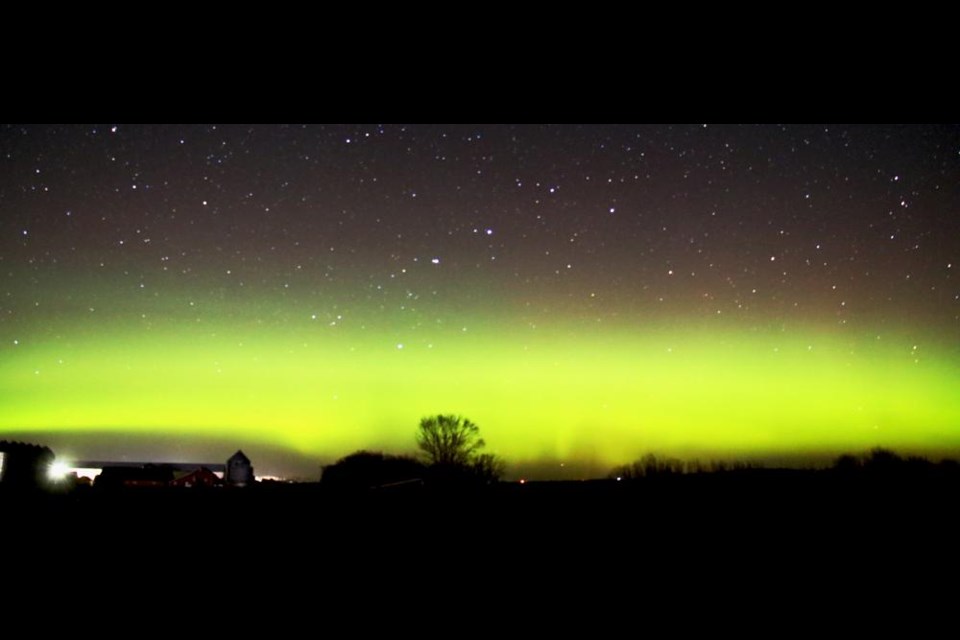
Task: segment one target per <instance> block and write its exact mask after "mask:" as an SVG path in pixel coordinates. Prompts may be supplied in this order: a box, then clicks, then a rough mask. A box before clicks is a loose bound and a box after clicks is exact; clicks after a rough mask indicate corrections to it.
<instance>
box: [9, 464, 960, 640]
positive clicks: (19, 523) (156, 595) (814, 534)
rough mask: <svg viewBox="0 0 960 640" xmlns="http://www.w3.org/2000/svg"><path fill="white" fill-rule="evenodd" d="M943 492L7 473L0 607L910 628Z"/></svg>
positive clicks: (948, 512) (921, 484)
mask: <svg viewBox="0 0 960 640" xmlns="http://www.w3.org/2000/svg"><path fill="white" fill-rule="evenodd" d="M958 490H960V486H958V484H957V483H956V481H955V479H952V478H949V479H942V478H941V479H937V478H912V479H911V478H865V477H862V476H858V477H841V476H838V475H836V474H829V473H810V472H791V471H758V470H754V471H750V472H745V473H729V474H722V475H702V476H696V475H694V476H679V477H668V478H652V479H644V480H638V481H634V482H630V483H628V482H620V483H618V482H612V481H590V482H571V483H528V484H525V485H520V484H501V485H497V486H492V487H486V488H483V489H473V490H459V491H455V490H436V489H429V488H422V487H406V488H398V489H391V490H378V491H369V492H358V493H332V492H329V491H324V490H323V488H322V487H320V486H319V485H282V484H275V485H260V486H257V487H253V488H248V489H236V490H226V489H222V490H207V491H192V490H186V491H171V490H160V491H152V490H126V491H111V492H106V491H97V490H86V491H74V492H72V493H69V494H45V493H37V494H23V493H17V494H11V493H9V492H7V493H5V494H0V500H2V502H0V504H2V508H3V511H4V513H3V540H4V544H3V548H4V559H3V576H4V580H6V581H7V583H8V584H12V585H16V589H14V590H13V591H10V590H8V591H7V596H6V597H7V602H8V604H9V603H10V602H13V601H14V600H15V599H16V598H18V597H29V598H37V597H39V598H41V599H42V598H56V599H63V598H66V602H68V603H70V602H72V603H77V602H82V603H88V602H97V603H99V605H98V606H101V605H103V606H107V605H109V606H110V607H114V606H115V605H116V606H119V607H120V608H121V609H123V606H127V604H129V605H131V606H134V607H135V608H140V607H147V608H148V609H149V608H150V607H152V606H153V604H156V603H168V604H163V605H162V606H174V605H173V604H171V603H179V604H177V605H176V606H186V607H191V608H192V607H194V606H197V603H202V602H213V601H217V600H218V599H219V598H223V597H228V598H229V599H231V601H234V602H236V603H237V606H238V607H239V608H238V609H236V610H235V611H234V613H235V614H237V615H239V614H241V613H242V614H243V615H245V616H248V615H249V616H260V615H264V612H265V610H264V607H265V608H266V610H269V611H275V610H276V608H277V607H280V608H281V609H282V608H283V607H287V606H289V607H292V609H291V611H290V612H288V613H290V614H291V615H300V614H303V615H309V616H313V615H321V612H327V613H326V614H329V615H334V614H335V613H340V614H342V613H344V612H346V611H354V610H355V611H357V612H359V614H361V615H362V616H363V620H362V624H364V625H369V624H374V625H378V624H384V623H385V619H383V618H382V617H381V616H382V615H385V612H387V611H390V612H393V614H397V615H401V614H403V615H408V616H410V619H409V620H408V622H410V623H413V622H417V623H419V622H421V621H422V620H423V619H424V618H423V616H425V615H426V614H427V612H430V614H429V616H428V618H431V619H433V620H434V622H435V623H436V624H440V621H441V620H447V619H459V620H461V624H468V623H469V624H473V623H472V622H469V621H470V620H473V619H481V618H483V617H484V616H486V615H495V616H497V615H509V616H521V617H523V619H528V618H529V615H531V614H532V613H533V612H538V613H537V614H536V620H534V621H533V623H535V624H537V625H546V626H550V627H553V626H555V625H558V626H559V627H567V626H568V624H569V625H586V626H583V627H577V628H576V629H579V630H580V631H583V632H584V633H586V632H587V631H589V629H590V625H591V624H592V625H594V628H595V629H597V628H599V627H598V626H597V625H603V624H604V622H605V621H606V620H607V618H605V616H606V615H608V614H611V615H614V616H616V617H617V618H619V617H621V616H626V617H627V618H629V619H633V620H634V622H635V624H636V625H637V629H642V628H645V627H646V625H648V624H653V621H659V622H658V624H660V623H665V624H668V625H669V626H670V628H672V629H674V631H675V632H677V633H681V632H683V631H684V630H688V631H690V630H693V629H695V628H706V629H714V630H717V631H719V630H722V629H727V630H730V631H737V630H740V631H743V630H747V629H753V628H754V627H756V625H758V624H761V621H762V625H763V626H762V627H760V628H759V630H761V631H762V630H767V631H769V632H771V633H773V632H779V631H787V630H789V629H791V628H794V627H796V626H797V625H801V626H802V625H805V624H813V622H812V621H813V620H821V618H823V620H822V622H818V623H817V624H829V623H828V622H827V618H831V617H833V618H836V619H837V621H838V622H837V623H836V624H840V622H839V621H841V620H849V621H850V622H851V624H853V623H856V624H857V625H861V627H862V625H875V624H878V623H881V622H883V624H882V625H881V626H886V627H888V629H887V630H888V631H890V630H891V629H893V628H894V627H895V626H896V625H904V624H908V622H909V624H912V625H915V626H914V627H912V628H911V627H909V625H908V626H907V627H903V628H902V630H904V631H908V630H910V629H912V631H910V632H911V633H916V632H918V630H919V629H921V628H922V625H930V624H934V623H937V621H938V620H939V619H940V618H941V617H942V616H946V615H948V614H949V615H951V616H952V613H951V612H952V611H954V610H955V608H956V604H955V603H956V599H957V583H958V580H960V577H958V573H957V569H958V561H957V557H958V552H957V550H958V542H960V536H958V533H960V528H958V522H960V518H958V497H960V491H958ZM56 601H58V602H59V601H60V600H56ZM123 603H126V604H123ZM151 603H153V604H151ZM191 603H192V604H191ZM241 603H247V605H243V604H241ZM121 605H123V606H121ZM344 607H346V608H345V609H344ZM191 610H192V609H191ZM171 611H172V612H175V611H178V610H177V609H174V610H171ZM199 611H201V612H202V611H206V610H205V609H204V608H203V607H202V606H201V607H200V609H199ZM403 612H406V613H405V614H404V613H403ZM511 612H512V613H511ZM604 612H606V613H604ZM326 614H325V615H326ZM393 614H391V615H393ZM284 615H287V614H284ZM281 617H282V616H281ZM585 617H586V618H587V619H588V620H587V621H584V618H585ZM884 621H885V622H884ZM358 624H360V621H358ZM444 624H446V623H444ZM469 624H468V626H469ZM770 625H773V626H770ZM917 625H920V626H917ZM538 628H539V627H538ZM576 629H575V628H574V626H571V627H570V628H568V629H567V630H568V631H575V630H576ZM820 630H821V631H823V632H824V633H826V632H827V631H830V632H831V634H832V633H833V631H841V629H839V628H837V629H828V628H826V627H822V628H820ZM850 630H852V628H851V629H850ZM737 632H739V631H737ZM297 635H299V634H297ZM307 635H310V634H307ZM269 637H278V636H269ZM284 637H286V635H284Z"/></svg>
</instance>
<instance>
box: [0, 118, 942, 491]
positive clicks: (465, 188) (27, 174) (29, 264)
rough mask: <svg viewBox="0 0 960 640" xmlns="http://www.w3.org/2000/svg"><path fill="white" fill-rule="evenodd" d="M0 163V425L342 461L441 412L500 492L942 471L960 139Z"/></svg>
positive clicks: (468, 144)
mask: <svg viewBox="0 0 960 640" xmlns="http://www.w3.org/2000/svg"><path fill="white" fill-rule="evenodd" d="M0 154H2V155H0V162H2V164H3V171H2V172H0V214H2V215H0V234H2V235H0V237H2V240H0V407H2V411H0V437H3V436H4V434H8V433H9V434H17V435H25V436H29V437H31V438H32V439H34V440H36V441H39V442H44V441H45V440H50V439H51V438H52V439H53V446H54V448H55V449H57V450H58V453H59V452H60V451H61V450H64V448H66V449H69V450H70V451H71V453H73V454H75V455H78V456H81V457H84V458H106V457H110V456H117V455H120V454H121V453H122V452H123V450H124V446H125V444H129V443H133V442H135V441H136V440H137V439H138V438H141V437H144V436H151V435H162V436H163V437H166V438H173V439H175V440H177V441H178V442H179V443H180V445H179V448H178V452H179V454H180V455H184V456H186V457H189V456H190V455H191V443H193V442H198V443H199V442H200V441H201V440H203V439H216V440H220V441H223V442H224V443H226V445H225V450H227V449H229V448H230V447H231V446H243V447H244V448H245V450H246V451H247V453H248V454H250V457H251V458H252V459H253V460H254V463H255V464H257V452H258V447H271V448H276V449H279V450H281V451H288V452H290V454H291V456H297V457H299V459H303V458H304V457H306V458H311V457H315V458H316V459H323V460H330V459H333V458H336V457H339V456H341V455H345V454H348V453H350V452H352V451H355V450H357V449H361V448H366V449H384V450H389V451H393V452H404V451H412V450H413V435H414V430H415V427H416V424H417V422H418V421H419V419H420V417H422V416H423V415H427V414H436V413H441V412H443V413H450V412H453V413H460V414H463V415H465V416H467V417H469V418H470V419H471V420H473V421H475V422H476V423H478V424H479V425H480V427H481V433H482V435H483V436H484V438H485V439H486V441H487V443H488V448H489V450H490V451H493V452H496V453H498V454H500V455H502V456H503V457H504V458H506V459H507V461H508V462H510V463H513V465H514V471H513V473H514V474H521V473H524V464H526V463H528V462H529V463H532V462H534V461H538V460H546V461H551V462H553V461H557V462H559V461H564V462H565V463H567V464H570V465H572V466H575V465H576V464H577V463H590V464H594V465H596V466H597V467H599V468H602V467H603V466H604V465H607V466H613V465H616V464H622V463H626V462H629V461H631V460H633V459H635V458H637V457H639V456H640V455H642V454H644V453H646V452H648V451H654V452H661V453H665V454H670V455H676V456H679V457H700V458H706V459H709V458H720V457H727V458H733V457H740V456H755V457H761V458H762V457H765V456H766V457H772V458H783V457H799V458H802V457H803V456H808V455H810V456H813V455H821V454H833V453H838V452H841V451H850V450H863V449H867V448H870V447H873V446H889V447H894V448H897V449H899V450H902V451H909V452H919V453H923V454H925V455H931V456H940V455H955V454H956V453H957V452H960V393H958V391H960V341H958V338H960V331H958V329H960V286H958V282H957V278H956V276H955V274H956V271H957V269H960V267H958V264H960V262H958V258H960V251H958V249H960V215H958V214H960V207H958V205H960V180H958V178H960V128H957V127H955V126H926V125H925V126H920V125H914V126H839V125H830V126H824V125H818V126H813V125H803V126H781V125H750V126H720V125H717V126H714V125H709V126H706V125H686V126H627V125H604V126H574V125H550V126H539V125H538V126H533V125H516V126H506V125H496V126H493V125H482V126H467V125H457V126H439V125H429V126H427V125H407V126H401V125H368V126H361V125H349V126H344V125H337V126H319V125H311V126H303V127H301V126H260V125H258V126H235V125H231V126H212V125H211V126H134V125H128V126H125V125H88V126H56V127H54V126H6V127H4V128H3V130H2V134H0ZM227 453H229V451H227ZM290 465H294V463H293V462H291V463H290ZM268 467H269V469H268V470H269V471H272V472H274V473H290V472H292V471H291V469H292V466H288V467H285V466H284V462H283V458H282V456H280V457H279V458H276V459H273V460H272V461H271V463H270V464H269V465H268ZM294 471H299V468H297V469H295V470H294Z"/></svg>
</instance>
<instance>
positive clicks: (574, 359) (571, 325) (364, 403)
mask: <svg viewBox="0 0 960 640" xmlns="http://www.w3.org/2000/svg"><path fill="white" fill-rule="evenodd" d="M319 324H322V325H323V326H322V328H321V329H319V330H318V329H317V327H318V325H319ZM454 324H456V323H450V325H448V326H449V328H442V329H439V330H431V331H430V332H429V334H430V335H429V337H430V340H427V339H426V337H425V336H426V333H423V334H421V335H414V339H410V337H409V336H408V337H407V339H406V340H404V338H403V336H402V335H401V334H402V332H397V331H392V330H390V329H389V328H388V327H379V328H378V327H376V326H367V327H364V328H362V329H360V328H356V327H354V328H352V329H351V328H349V327H338V326H335V323H334V324H333V325H331V324H330V323H327V322H326V321H324V322H322V323H314V324H313V325H308V324H301V325H297V326H288V325H285V324H280V325H277V324H274V325H267V326H263V325H258V324H257V323H248V324H246V325H241V324H238V323H237V322H235V321H223V322H220V323H216V322H207V323H204V324H203V325H202V327H201V326H199V325H197V326H195V327H191V328H188V329H184V328H183V327H184V326H185V325H184V324H183V323H175V322H171V323H170V324H168V325H166V326H165V325H163V324H162V323H161V324H156V323H154V324H151V326H150V328H149V330H144V329H143V328H142V327H141V328H137V329H131V328H130V325H127V328H126V329H123V328H118V329H116V330H114V331H102V330H97V329H96V328H89V327H88V328H87V330H86V331H82V330H79V329H74V330H71V329H70V328H69V327H67V326H60V327H58V328H51V329H48V332H49V333H50V335H48V336H46V337H45V338H44V337H43V336H40V335H36V336H33V337H31V336H29V335H28V336H27V337H26V338H25V339H23V340H17V341H16V344H13V341H12V340H10V341H7V342H6V344H4V345H3V347H2V352H3V354H2V355H3V357H2V360H0V389H2V390H3V391H2V394H3V395H2V406H3V411H2V413H0V433H3V432H27V431H29V432H43V431H75V432H84V431H88V432H92V431H98V432H100V431H104V430H106V431H115V432H116V433H118V434H135V433H151V432H164V433H171V434H180V435H182V436H183V438H184V439H185V440H189V438H190V437H195V436H203V437H217V438H220V437H222V438H227V439H231V440H234V441H243V442H261V443H264V444H267V443H269V444H272V445H277V446H281V447H285V448H288V449H290V450H293V451H297V452H299V453H301V454H308V455H318V456H321V455H322V456H326V457H331V456H339V455H344V454H346V453H349V452H351V451H354V450H356V449H360V448H368V449H384V450H392V451H410V450H412V448H413V435H414V430H415V427H416V424H417V422H418V420H419V418H420V417H421V416H424V415H428V414H436V413H438V412H444V413H446V412H453V413H460V414H462V415H465V416H467V417H469V418H470V419H471V420H474V421H475V422H477V423H478V424H479V425H480V426H481V431H482V433H483V435H484V437H485V439H486V440H487V442H488V446H489V449H490V450H491V451H493V452H496V453H498V454H500V455H502V456H504V457H505V458H506V459H507V460H509V461H512V462H517V461H523V460H535V459H554V460H574V459H579V460H591V461H593V462H595V463H598V464H606V465H615V464H621V463H624V462H628V461H630V460H633V459H635V458H637V457H638V456H640V455H642V454H643V453H645V452H648V451H655V452H660V453H664V454H669V455H677V456H680V457H687V458H690V457H701V458H703V457H707V458H710V457H736V456H764V455H777V454H803V453H824V452H841V451H848V450H849V451H862V450H864V449H867V448H870V447H874V446H887V447H892V448H896V449H898V450H901V451H916V452H921V453H925V454H931V453H932V454H936V453H941V452H949V451H955V450H957V449H958V446H960V429H958V425H960V393H958V391H960V357H958V353H957V350H956V347H955V346H948V345H943V344H940V345H939V346H938V343H937V339H936V336H935V334H933V333H931V334H930V335H927V336H925V338H924V340H922V341H918V340H917V336H916V331H914V332H913V333H912V334H908V333H906V332H901V333H900V334H897V333H895V332H891V331H889V330H887V331H885V332H884V333H883V334H882V335H877V332H870V331H860V332H859V333H857V334H854V333H852V331H851V330H846V331H844V332H842V333H840V332H837V331H830V330H829V329H824V328H822V327H817V326H814V325H807V326H804V327H796V326H795V327H793V328H791V329H790V330H789V331H786V330H783V329H782V328H780V329H778V328H770V329H757V328H750V329H745V328H743V327H742V326H739V327H738V326H737V325H733V324H727V325H721V324H714V325H711V326H694V325H690V324H685V323H682V322H678V323H676V324H673V325H669V324H665V323H660V324H659V325H657V326H647V327H632V328H631V327H625V326H620V327H612V326H610V325H602V327H601V326H600V325H593V326H590V324H589V323H587V322H583V323H579V324H578V323H576V322H573V321H570V322H567V323H565V324H564V323H561V322H558V323H557V324H555V325H553V326H550V327H542V328H537V329H530V328H529V327H523V328H520V327H519V326H516V327H514V328H512V329H511V328H509V326H512V325H505V323H503V322H496V321H493V320H491V321H489V322H487V323H485V324H481V323H478V324H477V326H475V327H471V328H470V329H469V330H466V331H465V330H463V328H462V327H460V326H459V325H457V326H456V327H455V328H454V327H453V325H454ZM908 335H909V337H908ZM918 344H919V346H918Z"/></svg>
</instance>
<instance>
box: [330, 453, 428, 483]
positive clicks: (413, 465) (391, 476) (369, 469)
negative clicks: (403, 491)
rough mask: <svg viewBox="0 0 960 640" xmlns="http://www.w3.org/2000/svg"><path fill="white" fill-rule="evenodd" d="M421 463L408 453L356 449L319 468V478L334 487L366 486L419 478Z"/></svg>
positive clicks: (422, 471)
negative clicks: (320, 472)
mask: <svg viewBox="0 0 960 640" xmlns="http://www.w3.org/2000/svg"><path fill="white" fill-rule="evenodd" d="M424 475H425V467H424V465H423V464H421V463H420V462H418V461H417V460H415V459H413V458H410V457H408V456H392V455H388V454H383V453H380V452H371V451H358V452H356V453H352V454H350V455H349V456H346V457H344V458H341V459H340V460H338V461H337V462H336V463H334V464H332V465H328V466H326V467H324V468H323V475H322V476H321V482H322V483H323V484H324V486H327V487H333V488H336V489H370V488H374V487H383V486H386V485H393V484H397V483H402V482H408V481H415V480H422V479H423V478H424Z"/></svg>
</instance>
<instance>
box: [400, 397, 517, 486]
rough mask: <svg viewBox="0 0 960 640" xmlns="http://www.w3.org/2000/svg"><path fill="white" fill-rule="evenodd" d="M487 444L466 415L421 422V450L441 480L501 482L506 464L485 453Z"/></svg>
mask: <svg viewBox="0 0 960 640" xmlns="http://www.w3.org/2000/svg"><path fill="white" fill-rule="evenodd" d="M485 445H486V443H485V442H484V441H483V438H481V437H480V427H478V426H477V425H476V424H474V423H473V422H470V421H469V420H467V419H466V418H464V417H462V416H455V415H452V414H447V415H443V414H441V415H436V416H427V417H425V418H423V419H422V420H420V427H419V429H418V430H417V447H419V449H420V451H422V452H423V455H424V456H425V457H426V459H427V462H428V463H429V464H430V465H431V467H433V469H434V471H435V472H439V473H438V474H437V475H439V476H440V477H444V478H452V477H471V478H473V479H476V480H482V481H485V482H491V481H494V480H497V479H498V478H499V477H500V476H501V475H502V474H503V470H504V465H503V462H502V461H501V460H500V459H499V458H498V457H497V456H495V455H493V454H489V453H483V454H481V453H480V450H481V449H483V447H484V446H485Z"/></svg>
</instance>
